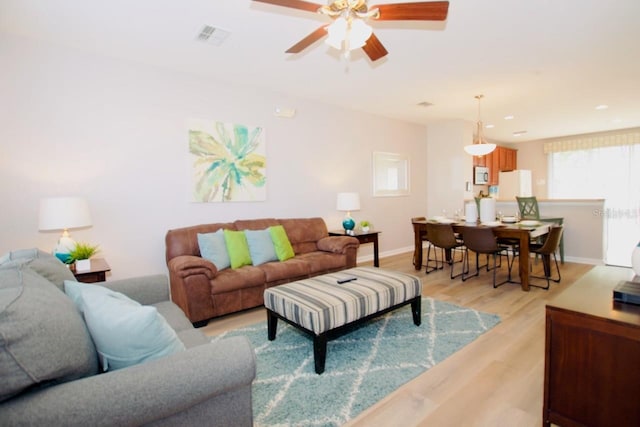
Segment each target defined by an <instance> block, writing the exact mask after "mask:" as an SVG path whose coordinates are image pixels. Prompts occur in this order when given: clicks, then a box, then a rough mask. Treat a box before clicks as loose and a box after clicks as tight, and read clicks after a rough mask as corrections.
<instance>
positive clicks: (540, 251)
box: [529, 225, 564, 289]
mask: <svg viewBox="0 0 640 427" xmlns="http://www.w3.org/2000/svg"><path fill="white" fill-rule="evenodd" d="M563 231H564V227H563V226H562V225H554V226H552V227H551V229H550V230H549V233H547V235H546V236H547V237H546V239H545V240H544V242H543V243H531V244H529V251H530V252H531V253H534V254H536V255H544V256H542V264H543V269H544V276H533V275H531V276H529V277H531V278H535V279H546V281H547V286H540V285H536V284H535V283H533V281H529V285H530V286H536V287H538V288H542V289H549V286H550V284H551V281H554V282H556V283H559V282H560V279H561V277H560V267H559V266H558V258H556V252H557V251H558V247H559V246H560V240H561V239H562V233H563ZM552 256H553V262H554V263H555V265H556V273H557V277H555V278H554V277H553V275H552V272H551V257H552ZM532 267H533V266H532Z"/></svg>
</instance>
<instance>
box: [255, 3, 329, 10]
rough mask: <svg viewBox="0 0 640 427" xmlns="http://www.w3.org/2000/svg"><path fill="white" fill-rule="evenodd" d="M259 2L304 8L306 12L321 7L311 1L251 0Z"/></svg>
mask: <svg viewBox="0 0 640 427" xmlns="http://www.w3.org/2000/svg"><path fill="white" fill-rule="evenodd" d="M253 1H257V2H260V3H268V4H275V5H276V6H283V7H290V8H292V9H300V10H306V11H308V12H317V11H318V9H320V8H321V7H322V5H321V4H317V3H311V2H309V1H303V0H253Z"/></svg>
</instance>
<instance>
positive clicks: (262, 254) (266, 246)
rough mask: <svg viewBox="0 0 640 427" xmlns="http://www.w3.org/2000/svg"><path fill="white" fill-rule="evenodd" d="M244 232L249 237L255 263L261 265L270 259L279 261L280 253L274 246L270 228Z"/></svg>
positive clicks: (248, 240) (252, 258) (250, 249)
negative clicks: (277, 252) (278, 253)
mask: <svg viewBox="0 0 640 427" xmlns="http://www.w3.org/2000/svg"><path fill="white" fill-rule="evenodd" d="M244 234H245V236H246V237H247V243H248V244H249V252H250V253H251V260H252V262H253V265H260V264H264V263H265V262H269V261H278V255H276V249H275V247H274V246H273V240H272V239H271V233H270V232H269V230H268V229H266V230H245V231H244Z"/></svg>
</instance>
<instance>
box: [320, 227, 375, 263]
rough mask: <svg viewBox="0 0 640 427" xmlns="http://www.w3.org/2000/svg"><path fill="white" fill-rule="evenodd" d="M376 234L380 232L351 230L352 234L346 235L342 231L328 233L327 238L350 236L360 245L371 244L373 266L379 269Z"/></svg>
mask: <svg viewBox="0 0 640 427" xmlns="http://www.w3.org/2000/svg"><path fill="white" fill-rule="evenodd" d="M378 234H380V231H359V230H353V234H347V233H345V231H344V230H333V231H329V236H350V237H355V238H356V239H358V242H360V244H361V245H362V244H364V243H373V266H374V267H380V256H379V254H378Z"/></svg>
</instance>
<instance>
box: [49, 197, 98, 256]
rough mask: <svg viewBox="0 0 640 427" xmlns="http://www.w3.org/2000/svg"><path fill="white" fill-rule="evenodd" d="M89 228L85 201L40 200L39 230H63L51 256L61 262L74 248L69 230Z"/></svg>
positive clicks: (67, 199) (55, 198)
mask: <svg viewBox="0 0 640 427" xmlns="http://www.w3.org/2000/svg"><path fill="white" fill-rule="evenodd" d="M89 226H91V214H90V213H89V205H88V204H87V201H86V200H85V199H83V198H80V197H48V198H45V199H42V200H40V219H39V227H38V228H39V229H40V230H41V231H47V230H63V232H62V236H61V237H60V240H58V244H57V245H56V247H55V248H54V250H53V254H54V255H55V256H56V257H57V258H58V259H60V261H62V262H66V261H67V259H69V254H70V253H71V251H72V250H73V249H74V248H75V247H76V242H75V241H74V240H73V239H72V238H71V237H70V236H69V229H71V228H82V227H89Z"/></svg>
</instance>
